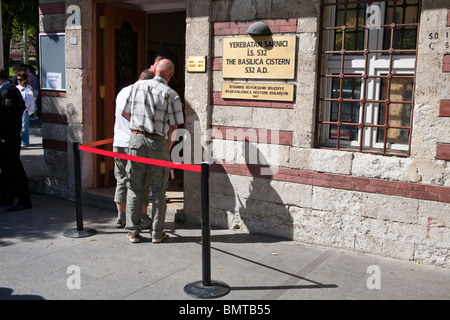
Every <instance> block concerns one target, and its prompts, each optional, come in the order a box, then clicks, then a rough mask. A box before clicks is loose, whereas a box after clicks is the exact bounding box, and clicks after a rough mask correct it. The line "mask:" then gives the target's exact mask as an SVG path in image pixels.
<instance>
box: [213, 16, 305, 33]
mask: <svg viewBox="0 0 450 320" xmlns="http://www.w3.org/2000/svg"><path fill="white" fill-rule="evenodd" d="M262 21H263V22H265V23H266V24H267V26H269V28H270V30H271V31H272V33H273V34H275V33H293V32H297V19H269V20H262ZM252 23H254V21H231V22H216V23H214V35H215V36H233V35H248V34H247V29H248V27H250V25H251V24H252Z"/></svg>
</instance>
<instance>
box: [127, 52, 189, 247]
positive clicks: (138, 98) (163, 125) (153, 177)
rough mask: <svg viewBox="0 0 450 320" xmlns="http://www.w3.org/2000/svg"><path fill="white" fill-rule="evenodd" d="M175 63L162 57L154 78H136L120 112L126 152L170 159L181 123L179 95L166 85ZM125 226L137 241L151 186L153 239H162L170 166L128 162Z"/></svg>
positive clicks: (133, 241) (131, 238) (164, 236)
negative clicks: (128, 133) (126, 126)
mask: <svg viewBox="0 0 450 320" xmlns="http://www.w3.org/2000/svg"><path fill="white" fill-rule="evenodd" d="M174 69H175V68H174V65H173V63H172V62H171V61H170V60H168V59H164V60H161V61H160V62H159V63H158V65H157V67H156V70H155V74H156V76H155V78H153V79H151V80H143V81H138V82H136V83H135V84H134V85H133V87H132V88H131V91H130V95H129V97H128V100H127V102H126V104H125V108H124V110H123V113H122V115H123V116H124V117H125V118H127V119H128V120H129V121H130V130H131V136H130V143H129V146H128V152H129V155H132V156H138V157H145V158H151V159H158V160H165V161H170V160H171V159H170V154H169V150H170V148H171V147H172V145H173V141H171V140H170V137H171V135H172V132H173V131H174V130H176V128H177V126H179V125H181V124H183V123H184V117H183V110H182V104H181V100H180V97H179V96H178V94H177V93H176V92H175V91H174V90H173V89H172V88H170V87H169V86H168V83H169V81H170V79H171V78H172V76H173V74H174ZM126 171H127V180H128V182H127V186H128V192H127V207H126V212H127V214H126V219H127V221H126V229H127V230H128V231H129V232H128V234H127V237H128V239H129V240H130V241H131V242H132V243H136V242H139V241H140V236H139V234H140V232H141V231H142V228H141V225H140V219H141V210H142V206H143V205H144V202H145V201H146V199H147V197H148V194H146V190H148V186H149V185H150V186H151V189H152V194H153V197H152V226H151V228H150V234H151V236H152V242H153V243H159V242H161V241H163V240H164V239H165V238H166V237H167V235H166V234H165V233H164V221H165V217H166V210H167V205H166V201H165V193H166V190H167V187H168V185H169V174H170V169H169V168H165V167H159V166H152V165H147V164H144V163H140V162H135V161H128V163H127V168H126Z"/></svg>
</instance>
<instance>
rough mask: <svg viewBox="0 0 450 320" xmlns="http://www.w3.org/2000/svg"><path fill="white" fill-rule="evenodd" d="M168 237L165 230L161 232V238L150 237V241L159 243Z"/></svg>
mask: <svg viewBox="0 0 450 320" xmlns="http://www.w3.org/2000/svg"><path fill="white" fill-rule="evenodd" d="M168 237H169V236H168V235H167V234H166V233H165V232H163V234H162V236H161V238H159V239H152V242H153V243H160V242H162V241H163V240H164V239H166V238H168Z"/></svg>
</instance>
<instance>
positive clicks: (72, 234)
mask: <svg viewBox="0 0 450 320" xmlns="http://www.w3.org/2000/svg"><path fill="white" fill-rule="evenodd" d="M95 234H97V231H96V230H94V229H84V230H83V231H78V230H77V229H74V230H68V231H66V232H64V236H65V237H67V238H86V237H90V236H93V235H95Z"/></svg>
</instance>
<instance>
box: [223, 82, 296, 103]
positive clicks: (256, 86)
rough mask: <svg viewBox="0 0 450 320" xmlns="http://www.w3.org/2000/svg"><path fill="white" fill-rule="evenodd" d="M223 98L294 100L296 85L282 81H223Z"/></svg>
mask: <svg viewBox="0 0 450 320" xmlns="http://www.w3.org/2000/svg"><path fill="white" fill-rule="evenodd" d="M222 98H225V99H250V100H274V101H294V85H293V84H280V83H240V82H224V83H222Z"/></svg>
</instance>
